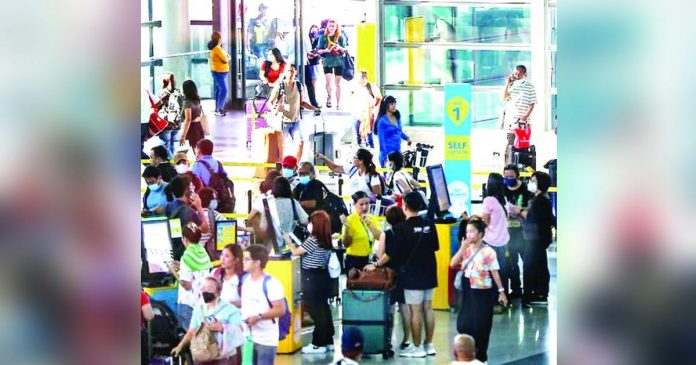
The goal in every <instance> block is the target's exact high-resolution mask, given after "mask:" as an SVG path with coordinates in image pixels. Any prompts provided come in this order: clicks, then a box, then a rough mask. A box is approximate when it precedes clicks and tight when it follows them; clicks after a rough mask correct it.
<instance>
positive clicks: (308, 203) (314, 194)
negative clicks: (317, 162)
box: [292, 162, 324, 214]
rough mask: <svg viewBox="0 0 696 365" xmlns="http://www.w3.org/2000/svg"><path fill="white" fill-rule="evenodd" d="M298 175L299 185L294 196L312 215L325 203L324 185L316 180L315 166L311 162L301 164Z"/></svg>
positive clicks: (294, 191) (293, 193)
mask: <svg viewBox="0 0 696 365" xmlns="http://www.w3.org/2000/svg"><path fill="white" fill-rule="evenodd" d="M297 173H298V178H297V181H298V184H297V186H296V187H295V189H294V190H293V192H292V196H293V197H294V198H295V199H296V200H297V201H299V202H300V205H302V208H304V210H305V211H306V212H307V214H312V213H313V212H314V211H315V210H317V209H319V208H320V207H321V205H322V203H323V201H324V184H323V183H322V182H321V181H319V180H317V179H315V178H314V165H313V164H312V163H311V162H303V163H301V164H300V167H299V169H298V170H297Z"/></svg>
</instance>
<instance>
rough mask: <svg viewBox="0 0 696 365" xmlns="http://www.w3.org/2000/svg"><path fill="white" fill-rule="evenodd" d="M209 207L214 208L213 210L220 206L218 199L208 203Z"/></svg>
mask: <svg viewBox="0 0 696 365" xmlns="http://www.w3.org/2000/svg"><path fill="white" fill-rule="evenodd" d="M208 207H209V208H210V209H212V210H216V209H217V207H218V201H217V199H213V200H211V201H210V205H208Z"/></svg>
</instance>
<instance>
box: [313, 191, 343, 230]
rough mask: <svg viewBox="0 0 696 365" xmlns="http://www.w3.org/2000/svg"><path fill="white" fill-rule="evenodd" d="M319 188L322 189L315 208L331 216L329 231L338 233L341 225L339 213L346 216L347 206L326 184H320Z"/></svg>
mask: <svg viewBox="0 0 696 365" xmlns="http://www.w3.org/2000/svg"><path fill="white" fill-rule="evenodd" d="M321 188H322V190H323V191H324V195H323V196H322V201H321V204H319V206H318V207H317V210H323V211H325V212H326V213H328V214H329V218H331V232H333V233H340V232H341V226H342V225H343V223H341V214H343V215H345V216H348V208H346V203H344V202H343V199H341V197H339V196H338V195H336V194H334V193H332V192H330V191H329V189H328V188H327V187H326V185H324V184H321Z"/></svg>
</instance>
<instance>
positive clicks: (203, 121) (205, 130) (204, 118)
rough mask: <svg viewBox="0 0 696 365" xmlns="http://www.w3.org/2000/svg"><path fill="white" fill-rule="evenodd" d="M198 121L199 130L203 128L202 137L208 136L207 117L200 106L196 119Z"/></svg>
mask: <svg viewBox="0 0 696 365" xmlns="http://www.w3.org/2000/svg"><path fill="white" fill-rule="evenodd" d="M198 121H199V122H200V123H201V128H203V135H204V136H209V135H210V124H209V123H208V116H207V115H206V114H205V112H204V111H203V107H202V106H201V116H200V117H198Z"/></svg>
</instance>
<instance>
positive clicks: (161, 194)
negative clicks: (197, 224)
mask: <svg viewBox="0 0 696 365" xmlns="http://www.w3.org/2000/svg"><path fill="white" fill-rule="evenodd" d="M143 179H144V180H145V183H146V184H147V190H145V194H144V195H143V211H142V215H143V216H148V215H153V214H154V215H163V214H164V208H165V207H166V206H167V203H169V202H170V201H172V200H173V199H174V198H173V197H172V196H171V193H169V190H168V189H167V185H168V184H167V183H166V182H164V181H163V180H162V174H161V173H160V171H159V169H158V168H157V167H155V166H152V165H150V166H147V167H145V171H143Z"/></svg>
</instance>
